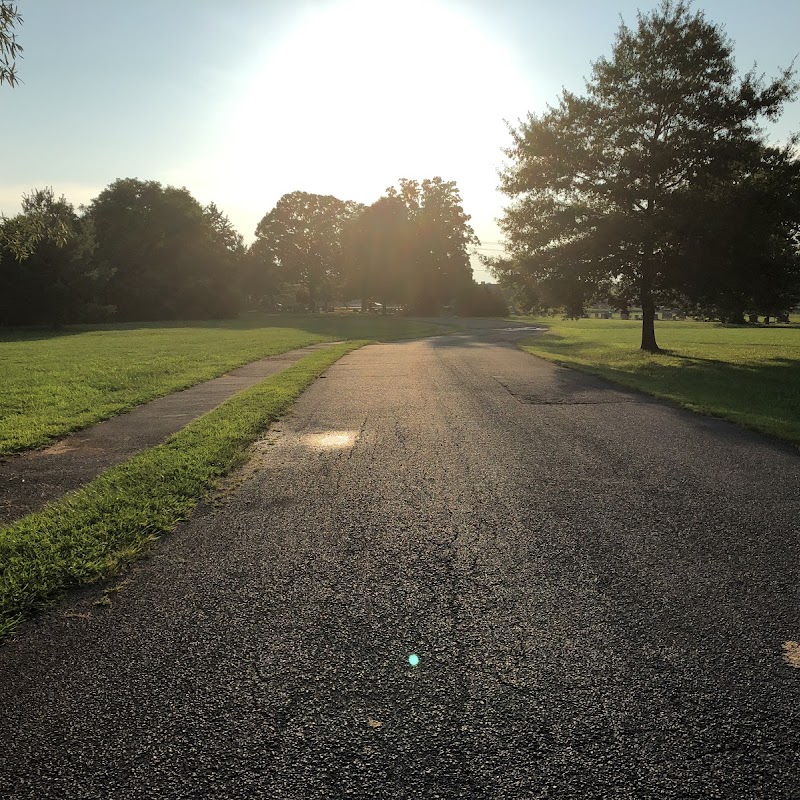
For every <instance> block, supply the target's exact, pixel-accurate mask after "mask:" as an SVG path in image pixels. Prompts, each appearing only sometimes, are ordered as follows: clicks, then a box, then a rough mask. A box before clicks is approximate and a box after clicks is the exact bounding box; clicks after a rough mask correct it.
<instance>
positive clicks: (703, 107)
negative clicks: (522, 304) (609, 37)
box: [497, 0, 796, 350]
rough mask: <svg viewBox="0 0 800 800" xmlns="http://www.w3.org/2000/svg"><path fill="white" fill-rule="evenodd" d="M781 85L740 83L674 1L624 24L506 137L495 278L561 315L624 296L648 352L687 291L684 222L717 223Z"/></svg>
mask: <svg viewBox="0 0 800 800" xmlns="http://www.w3.org/2000/svg"><path fill="white" fill-rule="evenodd" d="M792 74H793V73H792V71H791V70H785V71H784V72H783V73H782V74H781V75H779V76H778V77H777V78H775V79H773V80H771V81H768V82H767V81H764V80H763V79H762V78H760V77H758V76H757V75H756V73H755V72H754V71H750V72H748V73H747V74H745V75H744V76H742V77H738V76H737V73H736V68H735V65H734V61H733V55H732V44H731V42H730V41H729V40H728V39H727V38H726V36H725V35H724V33H723V32H722V30H721V29H720V28H719V27H717V26H716V25H714V24H712V23H711V22H709V21H707V20H706V18H705V16H704V14H703V13H702V12H693V11H692V10H691V9H690V6H689V4H687V3H685V2H672V0H663V2H662V3H661V4H660V6H659V7H658V8H657V9H655V10H654V11H652V12H650V13H648V14H643V13H639V15H638V20H637V25H636V26H635V28H629V27H628V26H627V25H625V24H622V26H621V27H620V29H619V31H618V33H617V36H616V39H615V42H614V45H613V49H612V53H611V56H610V58H600V59H599V60H598V61H596V62H595V63H594V64H593V67H592V73H591V78H590V79H589V81H588V83H587V85H586V92H585V94H584V95H582V96H579V95H576V94H573V93H572V92H569V91H566V90H565V91H564V93H563V94H562V96H561V98H560V100H559V102H558V105H557V106H555V107H550V108H548V110H547V111H546V112H545V113H543V114H541V115H535V114H529V115H528V117H527V119H526V120H525V121H523V122H521V123H520V124H519V126H518V127H517V128H512V130H511V133H512V137H513V140H512V145H511V147H510V148H508V149H507V151H506V155H507V156H508V159H509V163H508V165H507V167H506V169H505V170H504V172H503V174H502V177H501V188H502V190H503V191H504V192H505V193H506V194H508V195H509V196H510V197H512V198H513V202H512V203H511V204H510V205H509V206H508V207H507V208H506V209H505V212H504V215H503V218H502V220H501V226H502V228H503V230H504V232H505V234H506V237H507V239H508V242H509V245H510V251H511V255H512V258H511V260H510V261H506V262H504V263H499V264H497V274H498V275H500V276H505V277H506V279H510V280H516V281H517V282H518V283H520V284H522V285H525V284H527V285H528V287H530V286H531V285H533V286H536V287H537V288H538V289H539V290H540V291H541V292H543V293H544V294H545V295H547V296H548V297H550V298H553V297H558V298H560V299H561V300H562V301H563V303H564V304H565V305H568V306H572V307H573V308H574V307H575V306H580V305H581V304H582V303H583V302H585V301H586V300H587V299H588V298H589V297H591V296H593V295H596V294H597V293H598V292H605V293H606V294H607V295H608V294H615V293H616V294H617V296H620V297H623V298H624V297H635V298H636V299H637V300H638V302H639V303H640V304H641V307H642V317H643V319H642V345H641V346H642V348H643V349H645V350H657V349H658V346H657V343H656V338H655V330H654V326H653V319H654V313H655V305H656V301H657V300H659V299H664V298H675V297H682V298H685V297H686V296H688V295H691V294H692V292H693V291H694V290H695V288H696V286H697V282H696V281H695V279H694V277H690V272H691V271H690V270H689V269H688V268H687V266H686V260H687V258H689V257H690V256H691V255H692V252H691V248H688V247H687V244H686V238H685V235H684V234H685V232H686V228H687V213H688V209H690V208H692V209H693V212H692V213H697V211H698V206H700V207H701V211H700V213H701V218H706V219H709V220H717V219H719V218H720V215H723V216H724V214H723V213H722V211H721V208H720V202H721V198H722V195H721V194H720V193H719V192H717V193H715V192H714V191H712V189H713V187H715V186H720V185H723V184H725V183H730V181H731V180H732V179H733V177H734V176H735V175H736V174H737V170H740V168H741V165H743V164H750V165H751V166H752V165H754V164H755V163H756V160H757V159H756V158H755V156H754V154H756V153H758V152H759V149H760V148H763V146H764V145H763V141H762V139H763V134H762V132H761V130H760V128H759V127H758V121H759V119H761V118H764V117H765V118H768V119H774V118H776V117H777V115H778V114H779V113H780V111H781V109H782V107H783V104H784V103H785V102H786V101H787V100H789V99H791V98H792V97H793V96H794V94H795V92H796V85H795V83H794V81H793V79H792ZM739 175H740V177H741V176H742V173H741V172H739ZM712 227H713V225H712ZM760 231H761V229H760V228H759V229H751V230H750V235H752V236H753V237H757V236H758V235H759V232H760ZM772 233H773V234H774V233H775V230H774V228H773V229H772ZM754 240H755V239H754ZM697 241H698V240H697V239H696V242H697ZM706 244H708V240H706ZM762 244H763V242H762ZM698 252H699V250H698V249H695V255H696V254H697V253H698ZM726 264H727V265H728V266H729V265H730V264H729V262H726ZM775 265H776V264H775V262H774V261H770V267H771V268H772V267H775ZM726 268H727V267H726ZM694 269H695V270H702V269H704V265H703V264H702V263H696V264H694Z"/></svg>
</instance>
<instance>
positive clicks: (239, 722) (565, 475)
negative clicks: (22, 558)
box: [0, 332, 800, 800]
mask: <svg viewBox="0 0 800 800" xmlns="http://www.w3.org/2000/svg"><path fill="white" fill-rule="evenodd" d="M511 335H512V334H501V333H494V334H492V333H487V332H484V333H482V334H476V333H473V334H464V335H459V336H449V337H443V338H439V339H432V340H427V341H420V342H410V343H402V344H388V345H376V346H372V347H368V348H365V349H363V350H360V351H358V352H355V353H352V354H350V355H348V356H346V357H345V358H344V359H343V360H342V361H340V362H339V363H338V364H337V365H335V366H334V367H333V368H331V369H330V370H329V372H328V373H327V377H326V379H324V380H320V381H318V382H317V383H316V384H315V385H314V386H313V387H312V388H311V389H310V390H309V391H308V392H307V393H306V394H305V395H304V396H303V397H302V398H301V400H300V401H299V402H298V403H297V405H296V406H295V408H294V410H293V412H292V413H291V415H290V416H289V417H287V418H286V419H284V421H283V422H282V424H281V425H280V426H279V430H275V431H273V432H272V433H270V435H269V436H268V437H267V438H266V439H265V440H264V442H263V443H262V445H261V447H260V448H259V450H260V452H259V461H258V463H257V468H256V469H251V470H249V471H248V473H247V476H246V478H245V480H244V482H243V483H241V484H240V485H239V486H238V488H235V489H232V490H231V494H230V495H229V497H228V498H227V501H226V502H225V503H224V504H223V505H222V506H220V507H216V508H214V507H205V508H204V509H202V510H201V511H200V512H199V513H198V514H196V515H195V517H194V518H193V519H192V520H191V521H190V522H188V523H187V524H185V525H183V526H182V527H181V528H180V529H179V530H178V531H177V532H176V533H175V534H174V535H172V536H170V537H168V538H166V539H164V540H163V541H162V542H161V543H160V544H159V545H158V546H157V547H156V548H155V550H154V551H153V555H152V557H151V558H149V559H148V560H147V561H145V562H143V563H140V564H139V565H138V566H136V567H135V568H134V569H133V570H132V572H131V573H130V574H129V576H128V582H126V583H125V584H124V585H123V586H122V588H121V589H120V591H118V592H114V593H110V594H109V595H108V597H109V599H110V600H111V603H112V604H111V605H110V606H97V605H93V601H94V600H96V599H97V598H98V597H99V592H98V591H95V592H94V593H89V592H87V593H86V594H84V595H82V596H80V597H78V598H73V599H72V600H71V601H70V602H69V603H67V604H66V605H62V606H61V607H60V608H59V609H57V610H56V611H54V612H53V613H51V614H49V615H46V616H44V617H42V618H40V619H38V620H35V621H33V622H32V623H29V624H28V625H26V626H25V627H24V629H23V630H22V632H21V634H20V635H19V636H18V637H16V638H15V639H14V640H12V641H10V642H9V643H8V644H6V645H5V646H4V647H2V648H0V675H1V676H2V677H0V691H1V692H2V706H1V707H0V718H1V719H2V722H3V725H2V739H1V740H0V795H2V796H3V797H9V798H23V797H25V798H27V797H31V798H189V797H193V798H201V797H203V798H205V797H208V798H229V797H230V798H239V797H242V798H250V797H265V798H297V800H300V799H301V798H340V797H354V798H412V797H425V798H455V797H465V798H539V797H559V798H560V797H575V798H589V797H592V798H593V797H598V798H625V797H631V798H634V797H635V798H646V797H704V798H709V797H742V798H770V799H771V798H789V797H795V798H797V797H800V772H798V767H799V766H800V763H799V761H800V724H798V722H799V720H798V715H799V714H800V703H799V702H798V701H799V700H800V669H794V668H792V667H791V666H789V665H788V664H786V663H785V662H784V660H783V657H782V652H783V651H782V647H783V644H784V642H787V641H792V640H795V641H796V640H798V639H800V602H798V601H800V596H799V589H798V587H800V575H798V571H799V569H800V559H798V520H800V499H799V498H800V492H798V488H800V457H798V454H797V451H796V450H792V449H791V448H789V447H784V446H781V445H779V444H774V443H772V442H770V441H768V440H766V439H764V438H761V437H758V436H756V435H752V434H749V433H746V432H741V431H738V430H736V429H735V428H734V427H732V426H730V425H728V424H726V423H723V422H719V421H714V420H711V419H707V418H702V417H695V416H693V415H691V414H689V413H686V412H682V411H678V410H674V409H671V408H669V407H666V406H664V405H661V404H658V403H655V402H651V401H649V400H647V399H646V398H643V397H641V396H637V395H633V394H629V393H626V392H622V391H619V390H616V389H614V388H612V387H610V386H609V385H608V384H605V383H603V382H601V381H598V380H594V379H591V378H588V377H584V376H580V375H578V374H576V373H573V372H569V371H566V370H562V369H558V368H555V367H553V366H551V365H549V364H547V363H545V362H543V361H540V360H537V359H534V358H532V357H531V356H529V355H526V354H524V353H522V352H520V351H518V350H516V349H514V348H513V347H512V346H510V345H508V344H504V343H503V342H502V341H501V340H502V339H503V337H504V336H511ZM412 652H413V653H417V654H418V655H419V657H420V664H419V666H418V667H416V668H412V667H410V666H409V665H408V663H407V657H408V655H409V654H410V653H412Z"/></svg>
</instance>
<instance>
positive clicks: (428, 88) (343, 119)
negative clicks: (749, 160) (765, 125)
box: [0, 0, 800, 279]
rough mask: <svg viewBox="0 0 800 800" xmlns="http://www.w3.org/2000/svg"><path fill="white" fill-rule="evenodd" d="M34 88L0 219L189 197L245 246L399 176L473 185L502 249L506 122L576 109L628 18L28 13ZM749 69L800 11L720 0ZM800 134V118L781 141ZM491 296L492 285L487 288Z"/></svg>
mask: <svg viewBox="0 0 800 800" xmlns="http://www.w3.org/2000/svg"><path fill="white" fill-rule="evenodd" d="M18 4H19V8H20V11H21V13H22V14H23V17H24V23H23V25H22V26H21V28H20V30H19V41H20V43H21V44H22V45H23V47H24V48H25V52H24V59H23V60H22V61H20V62H19V73H20V77H21V79H22V80H23V81H24V83H23V84H21V85H20V86H18V87H17V88H15V89H10V88H9V87H7V86H2V87H0V108H1V109H2V123H1V124H0V146H2V153H3V159H2V166H0V170H1V172H0V178H1V180H0V211H3V212H4V213H6V214H12V213H15V212H16V211H17V210H18V208H19V198H20V195H21V193H22V192H23V191H29V190H30V189H31V188H33V187H41V186H45V185H52V186H53V187H54V189H55V190H56V192H57V193H63V194H65V195H66V196H67V198H68V199H69V200H71V201H72V202H74V203H75V204H80V203H85V202H88V201H89V200H91V198H92V197H94V196H95V195H96V194H97V193H98V192H99V191H100V190H101V189H102V188H103V187H104V186H106V185H108V184H109V183H110V182H111V181H113V180H115V179H116V178H122V177H139V178H143V179H154V180H159V181H162V182H164V183H172V184H175V185H179V186H186V187H187V188H188V189H189V190H190V191H192V193H193V194H194V195H195V196H196V197H197V198H198V199H199V200H200V201H201V202H203V203H206V202H209V201H211V200H213V201H215V202H216V203H217V204H218V205H219V206H220V207H221V208H222V209H223V210H224V211H226V213H228V215H229V216H230V218H231V220H232V221H233V222H234V224H235V225H236V226H237V228H238V229H239V230H240V231H241V232H242V233H243V235H244V236H245V239H246V240H248V241H250V240H251V239H252V237H253V231H254V229H255V226H256V224H257V222H258V220H259V219H260V218H261V217H262V216H263V215H264V214H265V213H266V212H267V211H268V210H269V209H270V208H271V207H272V206H273V205H274V204H275V202H276V201H277V200H278V198H279V197H280V196H281V195H282V194H284V193H285V192H289V191H293V190H296V189H302V190H306V191H316V192H325V193H331V194H335V195H337V196H339V197H341V198H342V199H353V200H359V201H362V202H366V203H368V202H372V201H373V200H375V199H377V197H378V196H379V195H380V194H381V193H382V192H383V190H384V189H385V188H386V187H387V186H388V185H390V184H392V183H394V182H396V180H397V179H398V178H400V177H410V178H420V179H421V178H424V177H431V176H433V175H437V174H440V175H442V177H444V178H446V179H452V180H455V181H457V183H458V184H459V186H460V188H461V190H462V195H463V197H464V205H465V209H466V211H467V213H469V214H471V215H472V218H473V219H472V222H473V225H474V227H475V230H476V232H477V233H478V235H479V236H480V238H481V239H482V240H483V242H484V246H485V248H486V249H487V250H492V249H493V248H494V247H495V245H494V244H493V243H494V242H496V241H497V240H498V239H499V233H498V231H497V228H496V226H495V224H494V219H495V218H496V217H497V216H498V215H499V214H500V212H501V208H502V203H503V197H502V195H499V194H498V193H497V192H496V191H495V187H496V184H497V172H496V171H497V168H498V167H499V166H500V164H501V163H502V153H501V148H502V147H503V145H504V144H505V143H506V142H507V133H506V129H505V126H504V123H503V119H504V118H505V119H509V120H512V121H514V120H516V119H518V118H520V117H521V116H523V115H524V114H525V113H526V112H527V111H528V110H531V111H537V112H538V111H542V110H543V109H544V108H545V105H546V104H547V103H552V102H554V101H555V100H556V98H557V95H558V93H559V92H560V90H561V88H562V87H566V88H568V89H571V90H576V91H580V90H581V89H582V87H583V79H584V77H585V76H587V75H588V74H589V71H590V62H591V61H592V60H594V59H596V58H597V57H598V56H600V55H603V54H606V53H608V52H609V50H610V46H611V43H612V41H613V38H614V33H615V31H616V30H617V28H618V26H619V22H620V16H622V18H624V19H625V20H626V21H627V22H629V23H633V22H634V21H635V15H636V9H637V8H642V9H643V10H649V9H650V8H652V6H653V5H654V3H652V2H649V3H646V2H642V1H641V0H640V2H628V0H616V2H605V1H601V0H559V2H553V0H398V2H391V1H390V0H227V2H224V3H221V2H218V1H217V2H212V1H211V0H69V2H66V1H65V0H18ZM695 8H700V9H702V10H703V11H705V13H706V15H707V17H708V18H709V19H711V20H712V21H714V22H717V23H721V24H723V25H724V26H725V29H726V31H727V33H728V35H729V36H730V37H731V38H732V39H733V40H734V42H735V51H734V52H735V55H736V61H737V64H738V65H739V67H740V69H741V70H742V71H744V70H747V69H749V68H750V67H751V66H752V65H753V63H754V62H757V63H758V68H759V71H763V72H765V73H766V74H767V76H771V75H774V74H775V73H776V72H777V70H778V68H780V67H783V66H786V65H788V64H789V63H790V62H791V61H792V59H793V58H794V57H795V56H796V55H797V54H798V51H800V0H762V2H759V3H752V2H744V1H743V0H706V2H702V3H696V4H695ZM798 130H800V102H795V103H793V104H792V105H791V106H789V107H788V108H787V110H786V113H785V114H784V116H783V118H782V119H781V121H780V123H778V124H777V125H775V126H772V127H771V128H770V137H771V138H773V139H776V140H779V139H781V138H783V137H785V136H786V135H787V134H788V133H789V132H790V131H798ZM476 277H478V278H479V279H482V278H484V277H485V276H484V275H483V274H482V273H478V274H477V275H476Z"/></svg>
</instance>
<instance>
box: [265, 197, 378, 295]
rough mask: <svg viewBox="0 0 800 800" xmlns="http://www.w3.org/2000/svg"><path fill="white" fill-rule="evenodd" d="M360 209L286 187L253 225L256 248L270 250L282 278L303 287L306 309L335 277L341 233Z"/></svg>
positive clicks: (332, 284)
mask: <svg viewBox="0 0 800 800" xmlns="http://www.w3.org/2000/svg"><path fill="white" fill-rule="evenodd" d="M361 208H362V207H361V206H360V205H359V204H358V203H353V202H350V201H344V200H339V199H338V198H337V197H333V196H332V195H321V194H312V193H309V192H299V191H298V192H290V193H289V194H285V195H283V197H281V198H280V200H278V202H277V204H276V206H275V208H273V209H272V211H270V212H269V213H267V214H266V215H265V216H264V217H263V219H262V220H261V222H259V223H258V226H257V227H256V240H257V242H258V247H259V249H261V250H262V252H263V251H268V252H269V253H271V254H272V256H273V257H274V259H275V262H276V264H277V266H278V269H279V270H280V273H281V276H282V278H283V279H284V280H285V281H289V282H291V283H297V284H300V285H301V286H302V287H303V289H304V290H305V292H306V294H307V300H308V306H309V308H310V309H311V310H312V311H315V310H316V309H317V307H318V305H319V304H320V303H325V302H327V301H328V300H329V299H330V297H331V295H332V292H333V289H334V287H335V286H336V285H337V283H338V281H339V279H340V276H341V272H342V268H343V263H342V232H343V229H344V227H345V225H346V223H347V221H348V220H349V219H351V218H352V217H354V216H356V215H357V214H358V213H359V212H360V210H361Z"/></svg>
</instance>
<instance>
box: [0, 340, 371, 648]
mask: <svg viewBox="0 0 800 800" xmlns="http://www.w3.org/2000/svg"><path fill="white" fill-rule="evenodd" d="M362 344H365V342H347V343H344V344H338V345H334V346H333V347H331V348H329V349H325V350H320V351H317V352H316V353H313V354H311V355H309V356H307V357H306V358H304V359H302V360H301V361H299V362H298V363H297V364H295V365H293V366H291V367H289V368H288V369H286V370H284V371H283V372H281V373H279V374H278V375H274V376H273V377H271V378H267V379H266V380H264V381H262V382H261V383H259V384H256V385H255V386H253V387H252V388H250V389H247V390H245V391H243V392H240V393H239V394H237V395H235V396H234V397H232V398H231V399H230V400H228V401H227V402H226V403H223V404H222V405H221V406H220V407H219V408H217V409H215V410H214V411H211V412H209V413H208V414H206V415H204V416H202V417H200V418H199V419H197V420H195V421H194V422H192V423H190V424H189V425H188V426H187V427H186V428H184V429H183V430H182V431H180V432H179V433H177V434H175V435H174V436H171V437H170V438H169V439H168V440H167V441H166V442H165V443H164V444H162V445H158V446H157V447H153V448H151V449H150V450H145V451H144V452H143V453H140V454H139V455H137V456H134V457H133V458H131V459H130V460H129V461H127V462H125V463H124V464H120V465H119V466H117V467H112V468H111V469H110V470H108V471H107V472H105V473H103V474H102V475H101V476H100V477H99V478H97V479H96V480H94V481H92V482H91V483H89V484H87V485H86V486H85V487H83V488H82V489H79V490H78V491H75V492H72V493H71V494H69V495H67V496H66V497H64V498H63V499H62V500H58V501H56V502H54V503H51V504H50V505H48V506H46V507H45V508H44V509H43V510H42V511H39V512H36V513H34V514H29V515H28V516H26V517H23V518H22V519H20V520H18V521H17V522H15V523H13V524H11V525H9V526H7V527H5V528H2V529H0V634H2V633H3V632H6V631H8V630H10V629H11V628H13V627H14V626H15V625H16V624H17V623H18V622H19V621H20V619H22V618H23V617H24V616H26V615H27V614H29V613H30V612H31V611H32V610H35V609H39V608H44V607H46V606H48V605H49V604H50V603H51V602H52V600H53V599H54V598H55V597H57V595H58V593H59V592H61V591H62V590H63V589H65V588H67V587H69V586H75V585H79V584H84V583H89V582H92V581H95V580H98V579H101V578H105V577H108V576H111V575H113V574H115V572H116V571H118V570H119V568H120V567H121V566H122V565H124V564H125V563H127V562H128V561H131V560H132V559H134V558H136V556H137V555H138V554H139V553H140V552H141V551H142V550H143V549H144V548H146V547H147V545H148V544H149V543H150V542H151V541H152V540H153V539H155V538H156V537H157V536H158V534H160V533H163V532H165V531H169V530H172V529H173V528H174V527H175V525H176V524H177V523H178V522H179V521H180V520H181V519H183V518H185V516H186V515H187V514H188V513H189V512H190V511H191V510H192V509H193V508H194V505H195V503H196V501H197V498H198V497H200V496H201V495H202V494H203V493H204V492H205V491H206V490H207V489H208V488H209V487H210V486H212V485H213V483H214V481H215V480H216V479H217V478H219V477H220V476H221V475H224V474H225V473H226V472H228V471H229V470H230V469H232V468H233V467H235V466H236V465H237V464H239V463H241V461H242V460H243V458H244V454H245V452H246V449H247V447H248V445H249V444H250V443H251V442H253V441H254V440H255V439H256V438H257V437H258V435H259V434H260V433H261V431H263V430H264V429H265V428H266V427H267V426H268V425H269V424H270V423H271V422H272V421H274V420H275V419H277V418H278V417H279V415H280V414H282V413H283V412H284V411H285V410H286V409H287V408H288V406H289V405H290V404H291V403H292V402H293V401H294V400H295V398H296V397H297V396H298V395H299V394H300V392H302V391H303V389H305V388H306V387H307V386H308V385H309V384H310V383H311V382H312V381H313V380H314V379H315V378H316V377H317V376H318V375H320V374H321V373H322V372H324V371H325V369H327V368H328V367H329V366H330V365H331V364H333V363H334V362H335V361H336V360H337V359H339V358H341V357H342V356H343V355H344V354H345V353H348V352H350V351H351V350H353V349H355V348H356V347H360V346H361V345H362Z"/></svg>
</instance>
